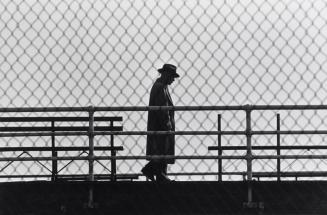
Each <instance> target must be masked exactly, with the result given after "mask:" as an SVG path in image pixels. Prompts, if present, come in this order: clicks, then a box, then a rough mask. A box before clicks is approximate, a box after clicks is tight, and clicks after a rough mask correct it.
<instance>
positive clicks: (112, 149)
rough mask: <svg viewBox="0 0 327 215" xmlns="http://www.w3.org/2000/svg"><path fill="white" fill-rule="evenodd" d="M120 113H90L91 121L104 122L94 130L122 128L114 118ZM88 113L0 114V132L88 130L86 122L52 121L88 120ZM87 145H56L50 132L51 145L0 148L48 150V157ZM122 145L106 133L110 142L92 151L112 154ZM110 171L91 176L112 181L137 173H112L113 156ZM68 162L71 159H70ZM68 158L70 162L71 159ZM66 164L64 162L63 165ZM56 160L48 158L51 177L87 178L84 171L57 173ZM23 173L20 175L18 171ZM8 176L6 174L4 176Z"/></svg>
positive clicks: (52, 178) (133, 176)
mask: <svg viewBox="0 0 327 215" xmlns="http://www.w3.org/2000/svg"><path fill="white" fill-rule="evenodd" d="M122 120H123V118H122V117H106V116H103V117H94V122H108V125H106V126H96V125H95V126H94V131H122V130H123V127H122V126H121V125H119V126H117V125H115V124H114V122H121V121H122ZM88 121H89V118H88V117H0V122H1V123H2V125H1V126H0V132H29V133H33V132H58V131H59V132H60V131H69V132H74V131H75V132H82V131H88V130H89V127H88V126H67V125H65V126H62V125H56V122H57V123H58V122H60V123H62V122H71V123H76V122H81V123H82V122H88ZM34 122H35V123H37V122H42V123H50V125H49V126H3V123H34ZM88 150H89V147H81V146H62V147H59V146H56V140H55V134H53V135H51V147H0V152H8V151H15V152H16V151H21V152H23V153H26V152H31V151H51V152H52V157H57V156H58V151H82V152H87V151H88ZM122 150H123V147H122V146H115V145H114V135H110V145H109V146H95V147H94V151H110V156H116V153H117V151H122ZM110 161H111V162H110V163H111V168H110V170H111V173H110V175H108V174H95V175H94V176H95V179H96V180H97V179H98V180H111V181H115V180H117V179H124V180H126V179H127V180H133V179H137V178H138V175H136V174H117V173H116V169H117V167H116V160H115V159H111V160H110ZM71 162H72V161H71ZM71 162H70V163H71ZM66 166H67V165H66ZM58 173H59V172H58V163H57V160H53V161H52V172H51V180H52V181H55V180H58V179H60V180H84V179H87V175H85V174H81V175H59V174H58ZM21 177H24V175H21ZM8 178H10V176H8Z"/></svg>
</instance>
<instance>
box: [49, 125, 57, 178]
mask: <svg viewBox="0 0 327 215" xmlns="http://www.w3.org/2000/svg"><path fill="white" fill-rule="evenodd" d="M51 130H52V134H51V152H52V153H51V155H52V157H53V158H57V156H58V153H57V151H56V139H55V134H54V132H55V122H54V121H53V120H52V121H51ZM57 173H58V161H57V160H52V174H51V175H52V176H51V181H55V180H56V179H57Z"/></svg>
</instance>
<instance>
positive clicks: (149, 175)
mask: <svg viewBox="0 0 327 215" xmlns="http://www.w3.org/2000/svg"><path fill="white" fill-rule="evenodd" d="M141 172H142V173H143V175H145V177H146V178H147V179H149V180H151V181H154V174H153V172H152V171H151V170H149V169H148V168H146V167H143V168H142V170H141Z"/></svg>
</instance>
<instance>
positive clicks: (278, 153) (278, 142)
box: [277, 114, 280, 181]
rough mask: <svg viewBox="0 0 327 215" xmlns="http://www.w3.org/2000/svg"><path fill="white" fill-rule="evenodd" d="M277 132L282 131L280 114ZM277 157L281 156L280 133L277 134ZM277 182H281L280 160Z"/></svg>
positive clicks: (278, 161) (278, 160) (278, 162)
mask: <svg viewBox="0 0 327 215" xmlns="http://www.w3.org/2000/svg"><path fill="white" fill-rule="evenodd" d="M277 131H280V114H277ZM277 155H278V156H279V155H280V133H277ZM277 181H280V158H279V157H278V158H277Z"/></svg>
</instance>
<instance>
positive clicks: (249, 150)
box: [0, 105, 327, 202]
mask: <svg viewBox="0 0 327 215" xmlns="http://www.w3.org/2000/svg"><path fill="white" fill-rule="evenodd" d="M325 109H327V105H263V106H260V105H244V106H175V107H160V106H146V107H93V106H90V107H73V108H0V112H2V113H4V112H11V113H12V112H87V113H88V118H89V121H88V127H89V129H88V131H87V132H69V131H67V132H61V131H59V132H57V131H56V132H36V133H35V132H34V133H31V132H16V133H8V132H3V133H0V137H18V136H88V143H89V148H88V156H80V157H75V156H64V157H59V156H49V157H29V158H22V157H1V158H0V161H49V160H51V161H54V160H87V161H88V163H89V166H88V168H89V170H88V180H89V181H94V161H96V160H97V161H99V160H111V161H112V160H115V161H116V160H140V159H141V160H143V159H148V158H163V159H170V158H175V159H216V160H217V161H218V168H219V170H218V173H217V174H218V179H219V180H222V179H221V177H222V175H223V174H232V173H223V171H222V163H221V162H222V160H223V159H234V160H239V159H240V160H246V164H247V165H246V180H247V181H249V182H251V181H252V180H253V176H254V172H253V170H252V162H253V160H256V159H276V160H277V172H276V173H275V174H272V173H266V176H267V175H268V176H272V177H277V180H280V179H281V177H282V176H285V175H287V174H285V173H283V174H282V172H281V171H280V160H281V159H327V155H281V153H280V150H283V149H295V150H296V149H326V147H324V146H281V145H280V136H281V135H309V134H327V130H284V131H283V130H280V115H278V114H277V129H276V130H275V131H254V130H252V126H251V123H252V122H251V112H252V111H254V110H275V111H278V110H325ZM152 110H175V111H231V110H239V111H244V112H245V114H246V118H245V120H246V128H245V130H244V131H222V129H221V123H220V119H221V115H218V130H217V131H95V130H94V114H95V112H97V111H101V112H104V111H105V112H113V111H152ZM149 134H151V135H164V134H174V135H217V137H218V145H217V146H212V147H209V150H218V155H201V156H185V155H177V156H142V155H128V156H116V155H111V156H95V155H94V147H95V146H94V137H95V136H98V135H112V136H115V135H149ZM223 135H245V136H246V146H237V147H232V146H230V148H228V147H227V146H226V147H222V146H221V137H222V136H223ZM253 135H276V137H277V146H261V147H258V146H252V136H253ZM229 149H233V150H246V155H223V154H222V151H223V150H229ZM257 149H261V150H265V149H269V150H272V149H273V150H276V151H277V155H254V154H253V150H257ZM181 174H183V173H181ZM204 174H205V173H204ZM234 174H240V173H234ZM320 174H322V175H324V174H323V172H320ZM257 175H258V174H257ZM305 175H307V176H308V177H310V176H314V175H315V174H312V172H307V174H305ZM259 176H260V175H259ZM259 176H258V177H259ZM261 176H265V173H263V174H261ZM92 195H93V194H90V199H91V200H90V201H93V200H92V199H93V197H92ZM248 202H252V188H251V186H249V190H248Z"/></svg>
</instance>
